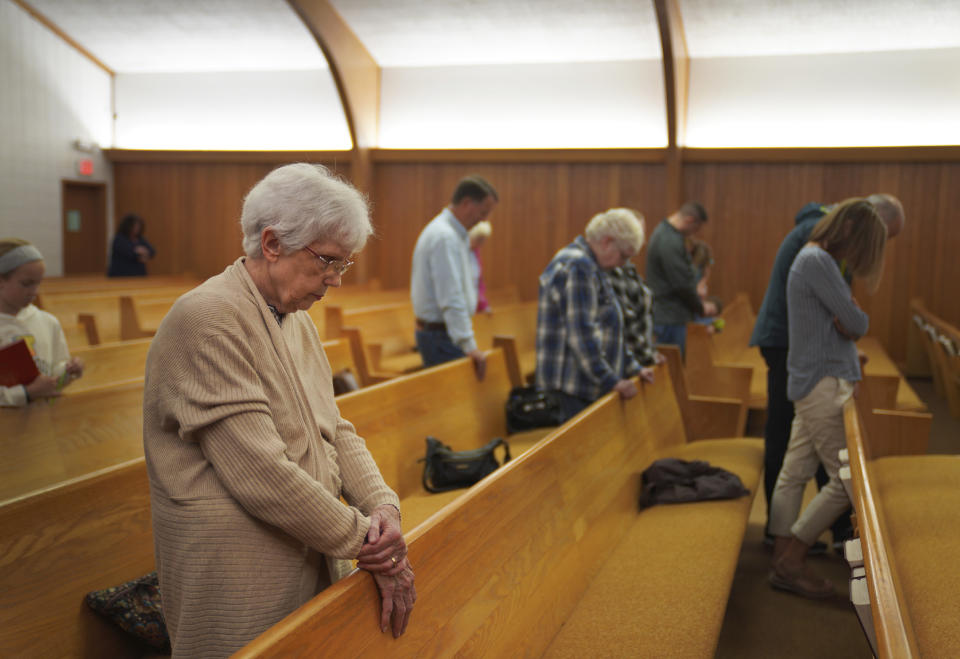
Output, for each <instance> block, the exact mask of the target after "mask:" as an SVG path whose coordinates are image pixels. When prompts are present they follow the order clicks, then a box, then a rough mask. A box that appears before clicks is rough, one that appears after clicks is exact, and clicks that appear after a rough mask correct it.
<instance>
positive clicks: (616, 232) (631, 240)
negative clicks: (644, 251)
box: [584, 208, 644, 254]
mask: <svg viewBox="0 0 960 659" xmlns="http://www.w3.org/2000/svg"><path fill="white" fill-rule="evenodd" d="M584 235H585V236H586V237H587V240H589V241H590V242H599V241H601V240H603V239H604V238H613V240H614V242H615V243H616V244H617V248H618V249H620V250H631V251H632V252H633V253H634V254H636V253H638V252H639V251H640V248H642V247H643V241H644V235H643V214H642V213H640V212H639V211H635V210H631V209H629V208H611V209H610V210H607V211H604V212H603V213H597V214H596V215H594V216H593V217H592V218H590V221H589V222H587V228H586V230H585V231H584Z"/></svg>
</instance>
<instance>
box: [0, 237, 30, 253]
mask: <svg viewBox="0 0 960 659" xmlns="http://www.w3.org/2000/svg"><path fill="white" fill-rule="evenodd" d="M29 244H30V241H29V240H24V239H23V238H0V256H3V255H4V254H6V253H7V252H12V251H13V250H15V249H16V248H18V247H23V246H24V245H29Z"/></svg>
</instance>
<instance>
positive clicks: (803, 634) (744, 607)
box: [717, 380, 960, 659]
mask: <svg viewBox="0 0 960 659" xmlns="http://www.w3.org/2000/svg"><path fill="white" fill-rule="evenodd" d="M910 385H911V386H912V387H913V388H914V390H915V391H916V392H917V394H918V395H919V396H920V398H922V399H923V401H924V402H925V403H926V404H927V407H928V408H929V410H930V412H931V413H932V414H933V424H932V428H931V432H930V452H931V453H949V454H957V453H960V420H957V419H954V418H953V417H951V416H950V411H949V409H948V408H947V404H946V401H945V400H943V399H941V398H938V397H937V396H936V393H935V392H934V390H933V385H932V384H931V382H930V381H929V380H910ZM812 495H813V488H812V487H809V488H808V489H807V497H806V498H807V499H808V500H809V498H810V497H811V496H812ZM804 505H806V504H804ZM765 520H766V501H765V499H764V496H763V492H759V493H758V494H757V496H756V497H755V498H754V503H753V510H752V511H751V513H750V521H749V526H748V528H747V533H746V537H745V538H744V543H743V549H742V550H741V552H740V562H739V564H738V565H737V574H736V577H735V578H734V582H733V588H732V590H731V593H730V601H729V602H728V604H727V613H726V617H725V618H724V622H723V630H722V631H721V633H720V642H719V646H718V649H717V657H720V658H722V659H750V658H756V659H767V658H770V657H776V658H777V659H792V658H807V657H817V658H831V657H837V658H841V657H842V658H845V659H846V658H850V659H859V658H861V657H862V658H864V659H868V658H869V657H871V656H872V655H871V653H870V647H869V645H868V644H867V642H866V639H865V638H864V636H863V632H862V631H861V629H860V624H859V622H858V621H857V616H856V614H855V613H854V611H853V606H852V605H851V604H850V599H849V588H848V585H847V580H848V578H849V575H850V570H849V567H848V566H847V563H846V561H844V560H843V558H842V557H840V556H838V555H836V554H833V553H832V552H828V553H827V555H826V556H822V557H819V558H815V559H811V560H812V561H813V563H812V565H814V566H815V567H816V568H817V569H819V570H821V571H822V573H823V574H825V575H826V576H828V577H829V578H830V579H832V580H833V582H834V584H835V585H836V588H837V595H836V596H835V597H834V599H832V600H828V601H825V602H816V601H812V600H806V599H803V598H801V597H797V596H795V595H790V594H788V593H782V592H779V591H776V590H773V589H772V588H770V586H769V584H768V582H767V572H768V569H769V561H770V554H769V553H767V552H766V551H765V550H764V548H763V544H762V542H761V541H762V538H763V524H764V522H765ZM823 539H824V540H828V541H829V534H825V535H824V538H823Z"/></svg>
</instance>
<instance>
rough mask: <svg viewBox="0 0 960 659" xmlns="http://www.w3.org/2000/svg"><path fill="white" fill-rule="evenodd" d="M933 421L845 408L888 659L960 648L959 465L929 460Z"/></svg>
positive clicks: (879, 635) (954, 460) (852, 405)
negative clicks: (959, 616)
mask: <svg viewBox="0 0 960 659" xmlns="http://www.w3.org/2000/svg"><path fill="white" fill-rule="evenodd" d="M930 420H931V419H930V415H929V414H923V413H914V412H900V411H883V410H877V409H875V408H873V406H872V404H871V402H870V401H869V400H864V399H863V397H862V396H861V398H860V399H858V400H856V401H854V400H851V401H849V402H848V403H847V404H846V406H845V408H844V423H845V427H846V434H847V449H848V453H849V457H850V471H851V477H852V483H853V497H852V499H853V506H854V508H855V510H856V513H857V526H858V530H859V535H860V543H861V548H862V550H863V560H864V568H865V570H866V581H867V590H868V592H869V598H870V609H871V618H872V622H873V629H874V630H875V635H876V640H877V656H878V657H882V658H887V657H891V658H898V659H899V658H900V657H906V658H911V657H922V656H951V655H952V654H953V653H954V652H955V650H956V648H957V647H960V630H958V628H957V626H956V624H955V622H956V613H957V611H960V596H958V593H960V580H958V578H957V576H956V570H954V569H953V566H954V565H955V563H956V561H957V559H958V558H960V536H958V535H957V534H956V533H955V532H954V530H955V529H956V528H957V523H958V522H960V513H958V510H960V507H958V504H960V494H958V493H960V491H958V489H957V487H956V483H957V482H958V479H960V458H958V457H957V456H942V455H927V454H926V451H927V437H928V434H929V428H930Z"/></svg>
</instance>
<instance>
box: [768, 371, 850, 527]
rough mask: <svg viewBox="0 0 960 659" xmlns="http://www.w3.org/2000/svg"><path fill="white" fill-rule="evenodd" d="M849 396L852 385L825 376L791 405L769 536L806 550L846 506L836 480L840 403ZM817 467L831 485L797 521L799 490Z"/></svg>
mask: <svg viewBox="0 0 960 659" xmlns="http://www.w3.org/2000/svg"><path fill="white" fill-rule="evenodd" d="M852 394H853V383H851V382H848V381H846V380H841V379H839V378H834V377H825V378H823V379H822V380H820V382H818V383H817V386H815V387H814V388H813V390H812V391H811V392H810V393H809V394H807V395H806V396H805V397H803V398H801V399H800V400H798V401H796V402H795V403H794V408H795V410H796V415H795V416H794V418H793V426H792V427H791V430H790V444H789V445H788V446H787V453H786V455H785V456H784V459H783V467H782V468H781V469H780V475H779V476H778V477H777V485H776V487H775V488H774V490H773V501H772V502H771V504H770V533H772V534H773V535H775V536H789V535H791V534H793V535H795V536H796V537H797V538H799V539H800V540H802V541H803V542H805V543H807V544H808V545H809V544H813V543H814V542H815V541H816V539H817V538H818V537H819V536H820V534H821V533H823V532H824V531H825V530H827V528H829V527H830V525H831V524H833V522H834V520H836V519H837V517H839V516H840V514H841V513H843V511H845V510H846V509H847V507H848V506H849V505H850V501H849V499H848V498H847V493H846V492H845V491H844V489H843V484H842V483H841V482H840V478H839V476H838V475H837V472H838V470H839V469H840V459H839V458H838V457H837V452H838V451H839V450H840V449H842V448H846V433H845V432H844V429H843V404H844V403H845V402H847V399H849V398H850V396H851V395H852ZM820 463H823V467H824V469H825V470H826V472H827V475H828V476H829V477H830V481H829V482H828V483H827V484H826V485H825V486H824V487H823V488H822V489H821V490H820V492H819V493H817V496H815V497H814V498H813V501H811V502H810V505H809V506H807V508H806V510H804V511H803V514H802V515H800V518H799V519H797V515H798V514H799V512H800V505H801V503H802V502H803V490H804V488H805V487H806V484H807V482H808V481H809V480H810V479H811V478H813V476H814V474H815V473H816V472H817V466H818V465H819V464H820Z"/></svg>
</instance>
